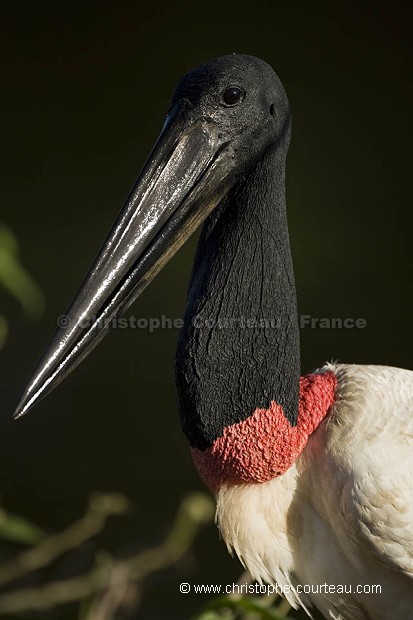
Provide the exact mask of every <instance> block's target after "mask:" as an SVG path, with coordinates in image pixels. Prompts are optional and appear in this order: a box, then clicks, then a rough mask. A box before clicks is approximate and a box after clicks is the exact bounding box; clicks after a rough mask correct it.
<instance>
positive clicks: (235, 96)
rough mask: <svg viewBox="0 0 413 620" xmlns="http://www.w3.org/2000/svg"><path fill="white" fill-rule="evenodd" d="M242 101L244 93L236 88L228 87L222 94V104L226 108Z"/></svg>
mask: <svg viewBox="0 0 413 620" xmlns="http://www.w3.org/2000/svg"><path fill="white" fill-rule="evenodd" d="M243 99H244V91H243V90H241V89H240V88H238V86H230V87H229V88H227V89H226V90H224V92H223V93H222V102H223V104H224V105H226V106H234V105H237V104H238V103H240V102H241V101H242V100H243Z"/></svg>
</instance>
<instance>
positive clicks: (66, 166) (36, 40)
mask: <svg viewBox="0 0 413 620" xmlns="http://www.w3.org/2000/svg"><path fill="white" fill-rule="evenodd" d="M407 7H408V3H407V2H400V1H399V2H388V3H382V4H377V3H373V2H362V3H358V2H354V3H348V2H320V1H316V2H298V1H291V2H287V1H285V2H263V1H261V2H256V3H255V5H254V6H253V5H252V4H248V3H245V2H238V3H234V2H230V3H226V4H225V5H220V4H216V5H215V4H214V3H211V2H207V3H200V2H198V3H195V2H191V3H188V2H180V3H169V4H168V3H165V4H164V5H161V4H159V3H158V4H153V3H150V2H82V3H69V2H50V3H42V2H40V3H39V2H37V3H31V4H25V5H22V4H16V5H15V8H13V9H11V8H9V9H8V10H5V8H4V7H3V9H2V17H1V20H2V27H1V34H0V46H1V83H0V88H1V98H0V105H1V125H2V129H1V155H2V162H1V167H0V175H1V207H0V208H1V212H0V214H1V220H2V221H3V222H4V223H6V224H7V225H8V226H10V227H11V228H12V230H13V231H14V232H15V233H16V235H17V236H18V239H19V241H20V242H21V246H22V256H23V261H24V263H25V264H26V265H27V266H28V267H29V269H30V271H31V272H32V274H33V275H34V276H35V278H36V279H37V281H38V282H39V284H40V285H41V287H42V289H43V290H44V292H45V295H46V299H47V308H46V313H45V315H44V317H43V319H42V320H41V321H40V322H38V323H36V324H28V323H27V322H26V321H25V319H24V317H23V316H22V313H21V310H20V308H19V306H18V304H17V303H16V302H14V301H13V300H11V299H10V298H9V297H8V296H7V295H6V294H5V293H4V292H3V291H0V304H1V311H2V312H3V313H4V314H6V315H7V316H8V317H9V319H10V323H11V333H10V338H9V341H8V344H7V347H6V348H5V350H4V351H3V352H2V353H1V357H0V364H1V419H0V476H1V483H0V494H1V497H2V503H3V504H4V505H5V506H7V507H8V508H9V509H12V510H14V511H18V512H20V513H23V514H25V515H27V516H28V517H30V518H32V519H34V520H35V521H37V522H39V523H40V524H42V525H44V526H46V527H49V528H51V529H54V528H57V527H62V526H64V525H65V524H68V523H69V522H70V521H71V520H72V519H74V518H75V517H76V516H77V515H79V514H80V513H81V512H82V510H83V508H84V505H85V502H86V498H87V496H88V494H89V493H90V492H91V491H93V490H95V489H101V490H104V489H108V490H114V489H115V490H120V491H122V492H124V493H126V494H127V495H128V496H129V497H130V498H131V499H132V500H133V502H134V503H135V506H136V511H135V513H134V515H133V516H132V517H131V519H129V520H128V521H126V522H125V523H124V524H122V525H119V524H118V525H116V524H114V525H113V527H112V529H111V531H110V536H109V537H108V539H107V540H106V541H105V544H107V545H108V546H112V547H113V548H114V549H116V548H118V547H119V546H122V545H125V544H126V543H129V542H130V541H131V540H137V541H139V544H142V545H146V544H152V543H154V542H156V541H157V540H159V539H160V537H161V536H162V535H163V533H164V532H165V531H166V528H167V526H168V524H169V523H170V522H171V519H172V516H173V514H174V511H175V509H176V506H177V504H178V501H179V498H180V497H181V496H182V495H183V494H184V493H185V492H186V491H188V490H190V489H196V488H201V483H200V482H199V480H198V477H197V474H196V473H195V471H194V469H193V466H192V463H191V459H190V455H189V452H188V449H187V445H186V442H185V440H184V439H183V437H182V436H181V432H180V429H179V423H178V415H177V409H176V404H175V393H174V380H173V359H174V347H175V341H176V335H177V334H176V332H175V331H173V330H162V331H161V330H160V331H157V332H155V333H152V334H149V333H147V332H146V331H142V330H129V331H121V330H118V331H117V332H114V333H112V334H111V335H110V337H108V338H107V340H106V341H105V342H104V343H103V344H102V345H101V346H100V347H99V348H98V349H97V351H96V352H94V354H93V355H92V356H91V358H90V359H88V360H87V361H86V362H85V363H84V364H83V365H82V366H81V367H80V368H79V369H78V370H77V371H76V372H75V374H74V375H73V376H71V377H70V379H69V380H67V381H66V382H65V383H64V384H63V385H61V386H60V387H59V388H58V389H57V390H56V391H55V392H53V394H52V395H50V396H49V397H48V398H47V399H46V400H45V401H43V402H42V403H41V405H39V406H38V408H37V410H36V411H35V412H33V414H31V415H29V416H28V417H27V418H25V419H24V420H22V421H21V422H20V423H13V422H11V420H10V415H11V411H12V408H13V405H14V403H15V400H16V399H17V396H18V393H19V391H20V389H21V388H22V387H23V384H24V381H25V379H26V378H27V375H28V374H29V372H30V370H31V368H32V366H33V365H34V363H35V362H36V360H37V358H38V356H39V354H40V353H41V350H42V348H43V347H44V346H45V344H46V341H47V339H48V338H49V336H50V335H51V332H52V331H53V330H54V327H55V321H56V317H57V316H58V315H60V314H62V313H63V312H64V310H65V307H66V305H67V303H68V301H69V300H70V298H71V296H72V295H73V293H74V292H75V290H76V289H77V286H78V284H79V283H80V281H81V279H82V277H83V275H84V274H85V272H86V270H87V268H88V266H89V264H90V263H91V261H92V259H93V257H94V255H95V253H96V252H97V250H98V248H99V246H100V243H101V242H102V240H103V238H104V236H105V234H106V233H107V231H108V229H109V227H110V226H111V224H112V221H113V220H114V218H115V215H116V214H117V212H118V210H119V209H120V207H121V205H122V202H123V199H124V197H125V195H126V193H127V191H128V189H129V187H130V185H131V184H132V182H133V180H134V178H135V176H136V175H137V173H138V171H139V168H140V166H142V164H143V162H144V160H145V156H146V154H147V153H148V151H149V149H150V147H151V145H152V143H153V141H154V140H155V138H156V137H157V134H158V132H159V130H160V127H161V125H162V123H163V119H164V114H165V111H166V109H167V106H168V102H169V98H170V95H171V92H172V89H173V87H174V84H175V82H176V80H177V79H178V78H179V77H180V75H181V74H182V73H183V72H185V71H187V70H188V69H190V68H192V67H193V66H194V65H196V64H198V63H199V62H203V61H205V60H207V59H209V58H210V57H213V56H217V55H220V54H223V53H229V52H233V51H239V52H244V53H248V54H253V55H257V56H261V57H263V58H264V59H266V60H267V61H268V62H269V63H270V64H271V65H272V66H273V67H274V68H275V70H276V71H277V73H278V74H279V76H280V78H281V80H282V81H283V83H284V86H285V88H286V90H287V93H288V96H289V99H290V102H291V106H292V110H293V140H292V145H291V148H290V155H289V160H288V188H287V189H288V196H287V198H288V208H289V220H290V235H291V241H292V249H293V256H294V263H295V271H296V280H297V289H298V296H299V304H300V311H301V312H302V313H304V314H311V315H313V316H319V317H320V316H321V317H331V316H333V317H347V316H350V317H364V318H365V319H366V320H367V327H366V329H363V330H319V329H313V330H311V329H306V330H304V331H303V332H302V366H303V370H304V371H307V370H309V369H311V368H314V367H316V366H318V365H320V364H322V363H323V362H324V361H325V360H331V359H332V358H334V359H339V360H341V361H345V362H357V363H382V364H391V365H396V366H405V367H409V366H411V358H410V349H411V339H410V320H411V305H410V304H411V299H412V295H411V282H410V281H409V276H410V273H411V272H410V270H411V227H410V225H409V223H408V216H409V215H410V210H411V187H410V185H411V184H410V180H411V176H412V172H411V135H412V126H411V116H412V99H413V98H412V89H411V82H409V77H410V71H411V63H412V58H411V52H410V49H411V37H410V35H411V29H410V23H411V22H409V18H410V19H411V16H409V15H408V12H407ZM194 246H195V239H193V240H191V242H189V243H188V244H187V245H186V246H185V248H184V249H183V250H182V251H181V252H180V253H179V254H178V255H177V256H176V257H175V258H174V259H173V261H172V262H171V263H170V264H169V265H168V266H167V268H165V270H164V271H163V273H162V274H161V275H160V276H159V277H158V278H157V280H156V281H155V282H154V283H153V284H152V285H151V287H150V288H149V289H148V290H147V291H146V292H145V293H144V294H143V296H142V297H141V298H140V299H139V300H138V301H137V302H136V303H135V305H134V306H133V308H132V310H131V313H133V314H134V315H135V316H137V317H139V316H140V317H159V316H161V315H166V316H168V317H173V318H174V317H180V316H182V311H183V307H184V303H185V289H186V282H187V279H188V275H189V270H190V265H191V260H192V256H193V252H194ZM239 572H240V566H239V564H238V562H237V561H235V560H231V559H230V558H229V557H228V556H227V554H226V551H225V549H224V545H223V544H222V542H220V541H219V539H218V534H217V532H216V531H215V529H214V528H210V530H208V531H206V532H205V533H204V534H203V535H202V536H201V538H200V540H199V542H198V544H197V546H196V554H195V556H194V557H193V558H192V559H190V560H188V561H187V562H186V563H184V564H181V565H180V567H179V569H178V570H177V571H176V578H172V580H171V578H170V576H169V578H168V579H166V577H163V576H162V575H161V576H159V577H157V578H156V579H155V580H153V581H152V582H151V584H150V586H149V587H148V590H147V594H146V596H145V598H144V606H143V609H142V613H141V617H143V618H145V620H154V619H158V618H170V617H177V618H178V617H179V618H181V617H182V618H184V617H188V616H189V615H190V613H191V612H192V611H193V610H195V609H197V608H198V607H199V606H200V605H202V603H203V600H202V599H201V598H198V599H195V598H192V597H191V596H188V597H184V596H182V595H179V594H178V584H179V583H180V582H181V581H189V582H191V583H202V582H205V583H231V582H232V580H233V579H234V578H235V577H236V576H238V574H239Z"/></svg>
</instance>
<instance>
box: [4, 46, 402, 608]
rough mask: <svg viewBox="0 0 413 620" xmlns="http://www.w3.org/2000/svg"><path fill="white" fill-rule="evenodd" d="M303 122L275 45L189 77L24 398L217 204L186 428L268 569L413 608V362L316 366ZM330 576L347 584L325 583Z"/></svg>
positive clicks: (306, 583) (225, 529) (27, 400)
mask: <svg viewBox="0 0 413 620" xmlns="http://www.w3.org/2000/svg"><path fill="white" fill-rule="evenodd" d="M290 125H291V115H290V109H289V104H288V100H287V97H286V94H285V92H284V89H283V87H282V84H281V82H280V81H279V79H278V78H277V76H276V75H275V73H274V72H273V70H272V69H271V67H269V66H268V65H267V64H266V63H264V62H263V61H261V60H259V59H256V58H253V57H250V56H242V55H231V56H224V57H222V58H218V59H215V60H213V61H211V62H209V63H207V64H205V65H202V66H201V67H199V68H197V69H196V70H194V71H192V72H190V73H189V74H188V75H186V76H185V77H184V78H183V79H182V80H181V81H180V82H179V84H178V87H177V89H176V91H175V94H174V97H173V100H172V105H171V108H170V111H169V114H168V117H167V122H166V123H165V125H164V128H163V131H162V133H161V136H160V138H159V140H158V142H157V144H156V145H155V147H154V150H153V152H152V153H151V155H150V157H149V159H148V162H147V163H146V165H145V167H144V169H143V171H142V173H141V175H140V176H139V178H138V180H137V182H136V185H135V186H134V188H133V190H132V192H131V194H130V196H129V198H128V201H127V203H126V205H125V207H124V210H123V212H122V213H121V216H120V217H119V219H118V220H117V222H116V224H115V227H114V229H113V230H112V232H111V233H110V235H109V237H108V239H107V240H106V243H105V245H104V246H103V249H102V251H101V253H100V254H99V256H98V258H97V260H96V262H95V264H94V266H93V267H92V269H91V271H90V272H89V275H88V277H87V279H86V280H85V282H84V284H83V286H82V288H81V289H80V291H79V293H78V295H77V296H76V298H75V300H74V302H73V303H72V305H71V307H70V308H69V310H68V312H67V318H68V326H67V327H65V328H64V329H61V330H59V331H58V332H57V334H56V336H55V337H54V339H53V340H52V342H51V344H50V347H49V349H48V350H47V351H46V353H45V355H44V357H43V359H42V360H41V362H40V364H39V366H38V368H37V369H36V371H35V373H34V375H33V378H32V380H31V381H30V383H29V385H28V387H27V389H26V391H25V393H24V395H23V397H22V400H21V403H20V404H19V407H18V409H17V412H16V415H17V416H20V415H23V414H24V413H26V412H27V411H28V409H29V408H30V407H32V406H33V404H34V403H35V402H37V401H38V400H39V399H40V398H42V397H43V396H44V395H45V394H46V393H47V392H49V391H50V390H51V389H52V388H53V387H54V386H55V385H57V384H58V383H59V382H60V381H61V380H62V379H63V378H64V377H65V376H66V375H67V374H68V373H69V372H71V370H73V368H75V367H76V365H77V364H78V363H79V362H80V361H82V359H83V358H84V357H85V356H86V355H87V354H88V353H89V352H90V351H91V350H92V348H93V347H94V346H96V344H97V343H98V342H99V341H100V340H101V338H102V337H103V335H104V334H105V333H106V330H107V326H108V325H110V322H111V321H113V319H115V318H116V317H117V316H118V315H119V314H120V312H121V311H122V310H124V309H125V308H126V307H128V305H130V303H131V302H132V301H133V300H134V298H136V297H137V295H138V294H139V293H140V292H141V291H142V290H143V288H144V287H145V286H146V285H147V284H148V283H149V282H150V281H151V279H152V278H153V277H154V276H155V275H156V274H157V273H158V271H159V270H160V269H161V268H162V266H163V265H164V264H165V262H166V261H167V260H169V258H170V257H171V256H172V254H173V253H174V252H175V251H176V250H177V249H178V248H179V247H180V246H181V245H182V243H183V242H184V241H185V239H186V238H187V237H188V236H189V234H190V233H191V232H192V231H193V230H194V229H195V228H196V227H197V226H198V225H199V224H200V222H202V221H204V220H205V224H204V227H203V230H202V233H201V237H200V241H199V245H198V250H197V255H196V259H195V264H194V269H193V273H192V277H191V282H190V286H189V291H188V300H187V307H186V313H185V319H184V327H183V329H182V331H181V334H180V338H179V343H178V350H177V358H176V377H177V387H178V396H179V405H180V411H181V419H182V427H183V431H184V433H185V434H186V436H187V438H188V440H189V443H190V446H191V449H192V454H193V457H194V461H195V463H196V465H197V467H198V469H199V471H200V473H201V476H202V477H203V479H204V480H205V482H206V483H207V484H208V486H210V488H211V489H212V490H213V491H214V493H215V494H216V497H217V506H218V508H217V517H218V523H219V527H220V529H221V532H222V535H223V537H224V539H225V541H226V543H227V545H228V547H229V548H230V549H232V550H234V551H235V552H236V553H237V554H238V556H239V557H240V559H241V560H242V562H243V563H244V564H245V565H246V566H247V567H248V568H249V570H250V571H251V574H252V575H253V577H254V578H256V579H259V580H263V581H269V582H275V581H276V582H278V584H279V585H281V586H287V585H290V586H292V587H293V589H292V591H291V592H290V593H288V592H285V593H286V595H287V598H289V600H290V601H291V602H292V603H293V604H294V605H298V604H302V605H303V606H304V607H305V608H307V609H309V608H311V606H312V605H315V606H316V607H318V608H319V609H320V610H321V611H322V613H323V614H324V615H325V617H326V618H335V620H340V619H342V620H358V619H362V618H363V619H365V620H390V619H393V618H395V617H397V618H398V619H399V620H408V619H409V618H410V617H411V611H410V608H411V607H412V606H413V588H412V585H413V566H412V564H413V523H412V521H413V503H412V497H413V483H412V481H413V477H411V476H410V471H411V470H412V466H413V421H412V410H413V403H412V400H413V374H412V373H411V372H409V371H404V370H397V369H391V368H387V367H379V366H376V367H374V366H345V365H338V366H334V365H331V366H327V367H325V368H323V369H322V370H321V371H318V372H316V373H312V374H310V375H307V376H304V377H302V378H301V379H300V372H301V368H300V349H299V327H298V313H297V306H296V292H295V284H294V274H293V267H292V259H291V253H290V245H289V237H288V227H287V216H286V204H285V162H286V156H287V150H288V144H289V138H290ZM105 325H106V327H105ZM324 584H327V585H330V586H334V587H337V588H338V587H339V586H340V587H342V588H344V591H343V592H339V591H336V592H331V589H329V590H328V591H327V592H323V591H321V592H318V593H317V591H316V592H314V589H315V588H317V587H318V588H319V589H320V588H321V586H324ZM363 586H366V587H369V586H371V587H377V586H380V587H381V592H379V591H377V590H376V591H375V592H368V593H367V592H365V591H362V592H360V591H358V588H360V587H361V588H363ZM305 588H307V590H308V588H310V590H311V589H312V591H310V592H308V591H307V590H306V589H305ZM349 588H351V592H349Z"/></svg>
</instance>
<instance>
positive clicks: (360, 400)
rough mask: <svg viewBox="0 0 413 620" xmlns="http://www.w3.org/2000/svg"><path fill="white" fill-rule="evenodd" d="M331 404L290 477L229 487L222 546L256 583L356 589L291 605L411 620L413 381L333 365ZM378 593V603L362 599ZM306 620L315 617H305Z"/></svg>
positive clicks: (345, 616)
mask: <svg viewBox="0 0 413 620" xmlns="http://www.w3.org/2000/svg"><path fill="white" fill-rule="evenodd" d="M326 370H330V371H331V370H332V371H334V372H335V373H336V375H337V379H338V388H337V396H336V401H335V404H334V406H333V408H332V411H331V413H330V415H329V416H328V418H327V419H326V420H325V421H324V422H323V424H321V426H320V427H319V428H318V429H317V431H316V432H315V433H313V435H312V436H311V437H310V440H309V442H308V444H307V446H306V448H305V450H304V452H303V453H302V455H301V456H300V457H299V458H298V459H297V460H296V462H295V464H294V465H293V467H291V468H290V469H289V470H288V471H287V472H286V473H285V474H284V475H282V476H280V477H278V478H275V479H273V480H271V481H270V482H267V483H263V484H257V485H241V486H232V487H229V486H227V487H223V488H222V489H221V490H220V491H219V493H218V497H217V519H218V523H219V527H220V531H221V533H222V536H223V538H224V540H225V542H226V544H227V546H228V548H229V549H230V550H234V551H235V553H236V554H237V555H238V556H239V558H240V559H241V561H242V562H243V564H244V565H245V566H246V567H247V568H248V569H249V571H250V572H251V574H252V576H253V577H254V578H255V579H257V580H258V581H267V582H272V583H274V582H277V583H278V584H279V585H280V586H286V585H289V586H290V587H294V588H295V587H297V586H298V584H301V585H307V586H313V589H314V588H317V586H320V585H321V584H324V583H328V584H335V585H336V586H339V585H341V586H347V588H349V587H351V589H352V592H351V593H344V594H340V595H338V594H333V593H328V592H321V593H317V592H315V593H311V594H299V593H297V592H294V591H292V592H291V593H289V594H288V593H287V594H286V597H287V599H288V600H289V602H290V603H291V605H293V606H294V607H297V606H298V605H301V606H302V607H304V608H305V609H306V611H307V613H309V611H308V607H310V606H311V605H315V606H316V607H317V608H318V609H320V611H321V612H322V613H323V614H324V616H325V617H326V618H334V619H336V620H358V619H360V620H362V619H364V620H390V619H392V620H393V619H394V618H397V619H398V620H410V619H411V618H412V617H413V415H412V414H413V372H411V371H408V370H401V369H397V368H390V367H386V366H356V365H331V364H330V365H327V366H325V367H324V368H323V369H321V371H320V372H325V371H326ZM363 585H378V586H381V593H375V594H373V593H363V592H356V588H357V586H363ZM309 615H310V614H309Z"/></svg>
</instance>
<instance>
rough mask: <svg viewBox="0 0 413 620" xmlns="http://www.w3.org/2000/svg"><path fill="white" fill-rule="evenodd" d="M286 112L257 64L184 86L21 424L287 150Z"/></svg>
mask: <svg viewBox="0 0 413 620" xmlns="http://www.w3.org/2000/svg"><path fill="white" fill-rule="evenodd" d="M289 119H290V113H289V106H288V101H287V98H286V95H285V92H284V89H283V87H282V85H281V82H280V81H279V79H278V78H277V76H276V75H275V73H274V72H273V70H272V69H271V67H270V66H269V65H267V64H266V63H265V62H263V61H262V60H259V59H257V58H254V57H252V56H243V55H239V54H233V55H230V56H224V57H222V58H217V59H215V60H212V61H210V62H208V63H206V64H204V65H202V66H200V67H198V68H197V69H195V70H193V71H191V72H190V73H188V74H187V75H186V76H185V77H183V78H182V79H181V80H180V82H179V83H178V86H177V88H176V91H175V94H174V96H173V100H172V105H171V107H170V110H169V112H168V115H167V118H166V121H165V124H164V127H163V129H162V132H161V134H160V136H159V138H158V141H157V142H156V144H155V146H154V148H153V150H152V152H151V153H150V155H149V158H148V160H147V162H146V164H145V166H144V167H143V169H142V171H141V173H140V175H139V177H138V179H137V181H136V183H135V185H134V186H133V188H132V190H131V192H130V194H129V197H128V199H127V201H126V204H125V205H124V207H123V209H122V211H121V213H120V214H119V216H118V219H117V220H116V222H115V225H114V227H113V229H112V231H111V232H110V234H109V236H108V238H107V239H106V241H105V243H104V245H103V247H102V249H101V251H100V253H99V254H98V256H97V258H96V261H95V263H94V264H93V266H92V268H91V269H90V271H89V273H88V275H87V276H86V279H85V280H84V283H83V285H82V286H81V288H80V290H79V291H78V293H77V295H76V296H75V298H74V300H73V302H72V304H71V305H70V307H69V309H68V310H67V311H66V316H67V326H66V327H64V328H63V327H62V328H59V329H58V330H57V332H56V333H55V335H54V337H53V338H52V340H51V342H50V344H49V347H48V348H47V350H46V352H45V353H44V355H43V357H42V358H41V360H40V362H39V364H38V366H37V368H36V369H35V371H34V372H33V375H32V377H31V378H30V381H29V383H28V385H27V387H26V389H25V391H24V393H23V396H22V398H21V400H20V402H19V405H18V407H17V409H16V413H15V416H16V417H19V416H21V415H24V414H25V413H26V412H27V411H28V410H29V409H30V408H31V407H33V405H34V404H35V403H37V402H38V401H39V400H40V399H41V398H43V397H44V396H45V395H46V394H47V393H48V392H50V391H51V390H52V389H53V388H54V387H55V386H56V385H57V384H58V383H59V382H60V381H62V380H63V379H64V378H65V377H66V376H67V375H68V374H69V373H70V372H71V371H72V370H73V369H74V368H75V367H76V366H77V365H78V364H79V363H80V362H81V361H82V360H83V359H84V358H85V357H86V356H87V355H88V354H89V353H90V352H91V351H92V349H93V348H94V347H95V346H96V345H97V344H98V343H99V342H100V340H101V339H102V338H103V336H104V335H105V334H106V333H107V332H108V330H109V327H110V326H111V325H112V324H113V320H114V319H116V317H118V316H119V315H120V314H121V313H122V312H123V311H124V310H125V309H126V308H127V307H128V306H129V305H130V304H131V303H132V302H133V301H134V300H135V299H136V297H138V295H139V294H140V293H141V292H142V290H143V289H144V288H145V286H147V285H148V284H149V283H150V282H151V280H152V279H153V278H154V277H155V275H156V274H157V273H158V272H159V271H160V269H161V268H162V267H163V265H164V264H165V263H166V262H167V261H168V260H169V259H170V258H171V257H172V256H173V254H174V253H175V252H176V251H177V250H178V249H179V247H180V246H181V245H182V244H183V243H184V242H185V240H186V239H187V238H188V237H189V236H190V234H191V233H192V232H193V231H194V230H195V229H196V228H197V227H198V226H199V225H200V224H201V223H202V222H203V221H204V220H205V218H207V216H208V215H209V214H210V213H211V212H212V211H213V210H214V209H215V208H216V207H217V205H219V204H221V203H222V201H223V200H225V198H226V197H227V196H228V195H229V192H230V191H231V189H232V188H233V187H234V186H235V185H236V184H237V182H239V180H240V178H242V176H243V175H244V174H245V172H246V170H247V169H248V168H251V167H253V166H255V165H256V164H257V162H258V161H259V160H260V158H261V157H262V156H263V154H264V153H265V152H266V151H267V150H268V149H269V148H270V147H274V146H276V145H280V147H281V145H284V146H286V145H287V143H288V136H289Z"/></svg>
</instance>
